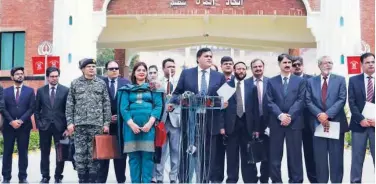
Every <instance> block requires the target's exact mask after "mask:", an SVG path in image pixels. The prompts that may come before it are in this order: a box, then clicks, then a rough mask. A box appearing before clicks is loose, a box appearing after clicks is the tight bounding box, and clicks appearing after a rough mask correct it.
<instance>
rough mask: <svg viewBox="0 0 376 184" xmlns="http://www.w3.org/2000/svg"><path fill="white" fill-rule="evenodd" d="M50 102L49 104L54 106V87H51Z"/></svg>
mask: <svg viewBox="0 0 376 184" xmlns="http://www.w3.org/2000/svg"><path fill="white" fill-rule="evenodd" d="M50 102H51V106H54V103H55V87H51V94H50Z"/></svg>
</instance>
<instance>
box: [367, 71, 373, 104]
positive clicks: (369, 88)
mask: <svg viewBox="0 0 376 184" xmlns="http://www.w3.org/2000/svg"><path fill="white" fill-rule="evenodd" d="M367 78H368V84H367V102H372V101H373V96H374V93H375V92H374V91H373V84H372V77H371V76H368V77H367Z"/></svg>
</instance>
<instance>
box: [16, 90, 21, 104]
mask: <svg viewBox="0 0 376 184" xmlns="http://www.w3.org/2000/svg"><path fill="white" fill-rule="evenodd" d="M16 89H17V91H16V103H18V100H19V99H20V87H16Z"/></svg>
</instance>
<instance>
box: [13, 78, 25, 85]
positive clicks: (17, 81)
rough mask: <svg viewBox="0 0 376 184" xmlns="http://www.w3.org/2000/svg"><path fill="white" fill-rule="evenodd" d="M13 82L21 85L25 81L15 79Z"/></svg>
mask: <svg viewBox="0 0 376 184" xmlns="http://www.w3.org/2000/svg"><path fill="white" fill-rule="evenodd" d="M13 81H14V82H15V83H17V84H21V83H22V82H23V79H14V80H13Z"/></svg>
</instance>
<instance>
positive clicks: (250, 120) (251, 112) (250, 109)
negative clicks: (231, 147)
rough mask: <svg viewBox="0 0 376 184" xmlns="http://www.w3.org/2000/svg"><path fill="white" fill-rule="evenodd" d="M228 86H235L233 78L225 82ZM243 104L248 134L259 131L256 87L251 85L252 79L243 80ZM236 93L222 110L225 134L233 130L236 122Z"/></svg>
mask: <svg viewBox="0 0 376 184" xmlns="http://www.w3.org/2000/svg"><path fill="white" fill-rule="evenodd" d="M227 83H228V85H229V86H231V87H233V88H235V86H236V85H235V80H234V79H231V81H229V82H227ZM242 98H244V105H245V112H244V115H245V118H246V126H247V131H248V133H249V135H252V133H253V132H258V131H259V126H260V121H259V109H258V105H259V104H258V96H257V87H256V86H255V85H253V80H251V79H246V80H244V96H243V97H242ZM236 105H237V101H236V93H234V94H233V95H232V96H231V98H230V99H229V100H228V107H227V108H226V109H225V110H224V119H225V130H226V134H231V133H232V132H233V131H234V128H235V123H236V118H237V115H236Z"/></svg>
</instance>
